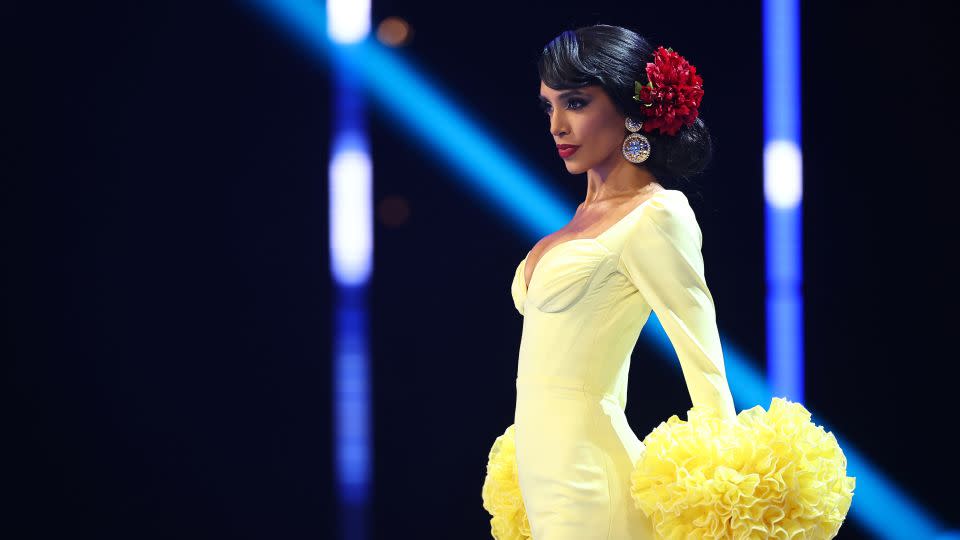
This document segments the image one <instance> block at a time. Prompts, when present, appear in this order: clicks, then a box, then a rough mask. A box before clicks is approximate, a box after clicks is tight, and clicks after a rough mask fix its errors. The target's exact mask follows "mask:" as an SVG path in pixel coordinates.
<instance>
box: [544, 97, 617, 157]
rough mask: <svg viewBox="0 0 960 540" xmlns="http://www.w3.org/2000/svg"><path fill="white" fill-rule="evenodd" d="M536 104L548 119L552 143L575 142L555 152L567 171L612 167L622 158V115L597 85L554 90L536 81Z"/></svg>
mask: <svg viewBox="0 0 960 540" xmlns="http://www.w3.org/2000/svg"><path fill="white" fill-rule="evenodd" d="M540 104H541V107H542V108H543V111H544V113H546V115H547V118H548V119H549V121H550V134H551V135H552V136H553V140H554V143H555V144H571V145H579V148H577V150H576V152H574V153H573V154H570V155H567V156H563V155H561V154H560V153H559V152H558V153H557V156H558V157H559V158H560V159H563V161H564V162H565V163H566V165H567V171H569V172H570V173H571V174H579V173H583V172H586V171H587V170H588V169H601V170H602V169H609V168H612V167H613V166H614V165H615V163H616V160H617V159H624V158H623V154H622V153H621V151H620V149H621V147H622V145H623V139H624V134H625V133H626V130H625V128H624V120H626V118H624V117H623V116H622V115H621V114H620V113H618V112H617V109H616V107H614V105H613V102H612V101H610V98H609V97H608V96H607V94H606V93H605V92H604V91H603V90H602V89H601V88H600V86H597V85H591V86H586V87H583V88H576V89H572V90H554V89H553V88H550V87H549V86H547V85H546V84H544V82H543V81H540Z"/></svg>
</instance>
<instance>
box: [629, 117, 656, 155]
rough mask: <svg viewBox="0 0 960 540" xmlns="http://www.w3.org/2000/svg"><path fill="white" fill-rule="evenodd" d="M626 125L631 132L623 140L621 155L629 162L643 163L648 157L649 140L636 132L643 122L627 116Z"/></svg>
mask: <svg viewBox="0 0 960 540" xmlns="http://www.w3.org/2000/svg"><path fill="white" fill-rule="evenodd" d="M626 126H627V129H628V130H630V131H631V133H630V135H627V138H626V139H624V140H623V157H625V158H627V161H629V162H630V163H643V162H644V161H646V160H647V158H648V157H650V141H649V140H647V138H646V137H644V136H643V135H642V134H640V133H637V132H638V131H640V128H641V127H643V122H637V121H636V120H634V119H633V118H630V117H629V116H628V117H627V121H626Z"/></svg>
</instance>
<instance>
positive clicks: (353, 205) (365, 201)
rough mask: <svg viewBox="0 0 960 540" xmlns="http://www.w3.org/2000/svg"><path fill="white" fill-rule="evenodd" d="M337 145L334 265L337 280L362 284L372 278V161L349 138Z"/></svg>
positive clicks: (333, 173)
mask: <svg viewBox="0 0 960 540" xmlns="http://www.w3.org/2000/svg"><path fill="white" fill-rule="evenodd" d="M349 139H353V138H352V137H351V138H349ZM349 139H348V140H349ZM353 142H354V143H355V142H356V141H355V140H354V141H353ZM334 146H335V148H336V149H335V150H334V152H333V154H332V156H331V159H330V172H329V176H330V212H331V216H332V219H331V221H330V256H331V265H332V267H333V275H334V278H335V279H336V281H337V282H338V283H342V284H344V285H359V284H361V283H364V282H366V281H367V280H368V279H369V277H370V273H371V267H372V265H373V263H372V262H371V259H372V257H373V229H372V224H371V215H372V210H371V203H370V200H371V192H372V184H373V173H372V165H371V163H370V156H369V155H368V153H367V152H366V151H365V149H364V148H362V147H357V146H356V145H354V144H352V143H348V142H346V141H342V142H341V143H340V144H335V145H334Z"/></svg>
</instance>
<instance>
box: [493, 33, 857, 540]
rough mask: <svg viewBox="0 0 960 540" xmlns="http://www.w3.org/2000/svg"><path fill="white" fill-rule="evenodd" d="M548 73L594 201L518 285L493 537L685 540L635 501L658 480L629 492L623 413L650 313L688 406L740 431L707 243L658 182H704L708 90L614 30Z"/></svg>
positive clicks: (555, 52) (543, 74) (678, 65)
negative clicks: (512, 405) (515, 348)
mask: <svg viewBox="0 0 960 540" xmlns="http://www.w3.org/2000/svg"><path fill="white" fill-rule="evenodd" d="M538 68H539V74H540V79H541V84H540V101H541V105H542V107H543V110H544V112H545V113H546V115H547V117H548V119H549V125H550V134H551V136H552V137H553V139H554V142H555V143H556V144H557V147H558V152H559V154H560V157H561V158H562V159H563V160H564V163H565V164H566V168H567V170H568V171H569V172H570V173H571V174H581V173H586V180H587V185H586V196H585V198H584V201H583V203H581V204H580V206H579V207H578V208H577V211H576V213H575V215H574V217H573V219H572V220H571V221H570V222H569V223H568V224H567V225H565V226H564V227H563V228H561V229H560V230H558V231H556V232H554V233H552V234H550V235H548V236H546V237H545V238H543V239H541V240H540V241H539V242H537V243H536V245H534V246H533V249H531V250H530V251H529V253H528V254H527V255H526V257H525V258H524V259H523V260H522V261H520V263H519V265H518V266H517V268H516V271H515V273H514V277H513V283H512V288H511V292H512V295H513V299H514V303H515V306H516V309H517V310H518V311H519V312H520V313H521V314H522V315H523V316H524V323H523V336H522V339H521V344H520V355H519V365H518V370H517V379H516V390H517V396H516V410H515V416H514V425H513V426H510V428H508V430H507V432H506V433H505V434H504V435H503V436H501V437H500V438H498V440H497V442H496V443H495V445H494V448H493V449H492V450H491V453H490V464H489V465H488V478H487V481H486V482H485V485H484V490H483V495H484V505H485V507H486V508H487V510H488V511H490V512H491V514H493V519H492V520H491V529H492V533H493V536H494V537H496V538H525V537H530V536H532V538H533V539H534V540H587V539H610V540H627V539H652V538H659V537H660V536H659V535H661V534H667V533H668V532H669V531H673V532H677V531H681V532H691V531H692V530H693V529H692V528H691V527H693V525H690V524H683V523H681V524H680V525H677V523H676V519H674V522H673V523H672V524H666V525H663V526H659V525H658V523H655V520H659V521H664V520H663V519H662V518H663V509H662V508H659V507H660V506H662V505H658V504H657V503H656V502H655V503H654V504H651V505H647V506H643V505H641V504H640V502H641V497H640V496H641V495H642V496H647V497H649V495H650V492H652V491H643V490H642V489H640V488H638V487H637V486H639V485H641V483H642V482H647V483H646V484H645V485H646V486H648V487H650V489H651V490H652V489H653V487H654V486H653V485H652V481H651V478H652V476H651V475H646V476H644V477H643V478H634V480H633V482H634V484H633V488H634V490H635V491H636V493H634V494H631V485H632V481H631V476H632V475H635V474H636V472H635V471H638V470H639V468H638V467H639V466H640V461H641V458H642V457H644V453H645V450H646V447H645V445H644V442H642V441H641V440H640V439H639V438H638V437H637V436H636V435H635V434H634V432H633V431H632V429H631V428H630V425H629V423H628V421H627V418H626V417H625V416H624V409H625V407H626V397H627V379H628V373H629V368H630V357H631V352H632V351H633V348H634V346H635V344H636V342H637V339H638V337H639V334H640V331H641V329H642V328H643V326H644V324H645V323H646V321H647V319H648V317H649V315H650V313H651V311H653V312H655V313H656V315H657V318H658V319H659V321H660V322H661V324H662V325H663V328H664V330H665V331H666V333H667V335H668V336H669V338H670V340H671V342H672V343H673V345H674V347H675V348H676V351H677V356H678V358H679V361H680V365H681V368H682V371H683V376H684V379H685V381H686V384H687V387H688V390H689V393H690V397H691V400H692V403H693V406H694V409H696V410H698V411H700V410H703V411H710V412H711V414H712V416H711V418H713V419H715V420H716V421H717V422H720V423H718V424H716V425H717V426H724V425H728V424H725V422H726V423H728V422H731V421H736V419H737V414H736V412H735V409H734V404H733V399H732V397H731V393H730V389H729V386H728V383H727V378H726V373H725V369H724V361H723V354H722V351H721V346H720V337H719V333H718V330H717V325H716V315H715V311H714V302H713V298H712V296H711V294H710V290H709V289H708V287H707V283H706V281H705V277H704V263H703V259H702V256H701V245H702V235H701V231H700V228H699V225H698V223H697V220H696V217H695V215H694V212H693V210H692V209H691V207H690V205H689V204H688V200H687V198H686V196H685V195H684V194H683V192H681V191H678V190H675V189H666V188H664V187H663V185H662V184H661V181H664V180H673V179H678V178H685V177H688V176H691V175H694V174H697V173H700V172H701V171H703V170H704V168H705V167H706V165H707V163H708V161H709V159H710V157H711V144H710V136H709V133H708V131H707V128H706V126H705V125H704V122H703V120H701V119H700V118H699V117H698V110H697V107H698V106H699V105H700V100H701V97H702V95H703V88H702V79H701V78H700V76H699V75H697V74H696V70H695V68H694V67H693V66H691V65H690V64H689V63H687V62H686V60H685V59H683V58H682V57H680V56H679V55H678V54H676V53H675V52H673V51H672V49H664V48H662V47H660V48H657V49H656V50H654V48H653V47H651V46H650V45H649V44H648V43H647V41H646V40H644V39H643V38H642V37H641V36H639V35H637V34H636V33H634V32H632V31H630V30H627V29H624V28H620V27H616V26H608V25H596V26H591V27H587V28H580V29H578V30H576V31H566V32H563V33H562V34H560V35H559V36H558V37H557V38H555V39H554V40H553V41H551V42H550V43H549V44H548V45H547V46H546V47H545V48H544V49H543V52H542V55H541V56H540V59H539V63H538ZM758 408H759V407H758ZM761 410H762V409H761ZM771 410H773V409H772V408H771ZM675 420H677V421H678V419H676V417H672V418H671V422H672V423H671V425H670V426H667V425H665V424H662V425H661V427H662V428H663V429H668V428H672V427H673V426H674V423H673V422H674V421H675ZM511 456H515V458H514V459H511ZM648 465H649V464H648ZM651 466H653V465H651ZM638 482H640V483H638ZM659 487H660V488H662V487H663V486H662V485H660V486H659ZM754 487H755V486H754ZM638 490H639V491H638ZM641 491H642V492H641ZM754 492H755V490H754ZM661 493H662V492H661ZM751 493H753V492H751ZM632 495H633V496H632ZM634 499H636V502H635V500H634ZM657 512H660V514H658V513H657ZM844 513H845V510H844ZM648 514H649V515H648ZM674 517H675V518H676V517H677V516H674ZM781 517H782V516H781ZM688 519H689V518H688ZM758 519H761V520H762V519H768V518H766V517H763V516H760V517H759V518H758ZM711 520H712V522H713V526H714V527H718V526H726V527H732V528H736V527H739V525H737V524H736V523H733V524H731V523H730V520H729V519H727V518H725V517H723V516H719V517H718V516H717V515H715V514H711V515H708V516H707V518H706V521H704V522H703V523H707V522H710V521H711ZM723 521H726V523H721V522H723ZM768 521H769V519H768ZM688 525H689V526H688ZM678 527H679V528H678Z"/></svg>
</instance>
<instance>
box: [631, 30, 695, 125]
mask: <svg viewBox="0 0 960 540" xmlns="http://www.w3.org/2000/svg"><path fill="white" fill-rule="evenodd" d="M653 54H654V57H653V62H648V63H647V78H648V79H649V82H648V83H647V85H646V86H643V85H641V84H640V82H639V81H637V82H636V95H634V96H633V99H635V100H637V101H640V102H642V103H643V104H644V108H643V113H644V115H645V116H646V119H645V120H644V121H643V131H646V132H647V133H649V132H651V131H653V130H654V129H657V128H659V129H660V132H661V133H665V134H669V135H676V134H677V131H679V130H680V127H681V126H683V125H684V124H686V125H690V124H692V123H693V122H694V121H695V120H696V119H697V114H698V111H697V107H699V106H700V100H701V99H703V77H701V76H700V75H697V68H696V67H694V66H692V65H690V62H687V60H686V58H684V57H682V56H680V55H679V54H678V53H675V52H674V51H673V49H672V48H666V49H664V48H663V46H660V47H658V48H657V50H656V51H654V53H653Z"/></svg>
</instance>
